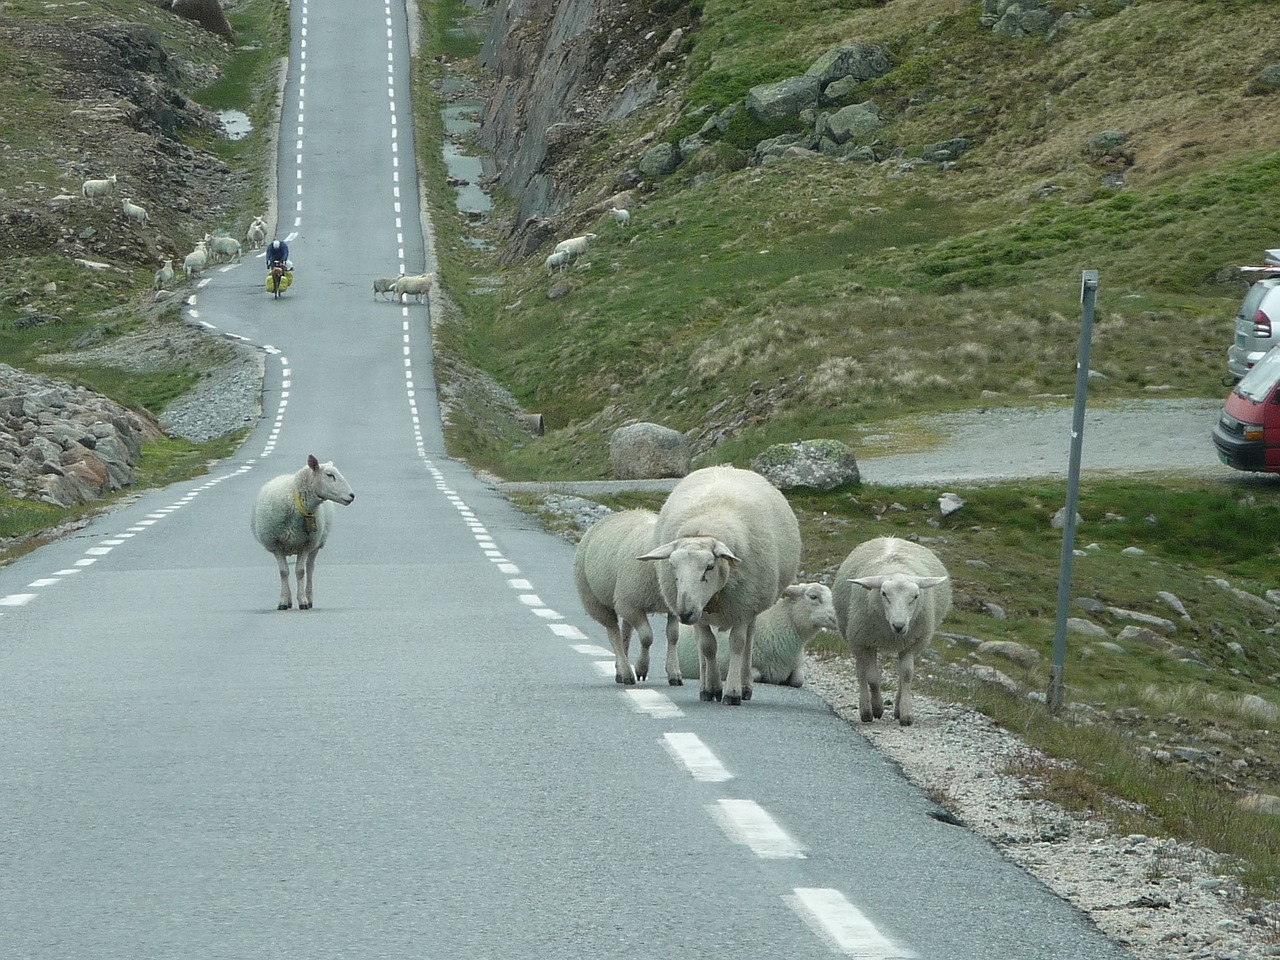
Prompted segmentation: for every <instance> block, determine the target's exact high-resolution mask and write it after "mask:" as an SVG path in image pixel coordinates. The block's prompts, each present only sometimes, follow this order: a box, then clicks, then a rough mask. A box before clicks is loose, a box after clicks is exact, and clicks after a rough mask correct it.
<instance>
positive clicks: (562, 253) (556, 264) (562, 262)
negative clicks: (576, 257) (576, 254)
mask: <svg viewBox="0 0 1280 960" xmlns="http://www.w3.org/2000/svg"><path fill="white" fill-rule="evenodd" d="M572 259H573V257H571V256H570V255H569V251H568V250H557V251H556V252H555V253H553V254H551V255H550V256H549V257H547V276H551V274H553V273H555V272H556V271H557V270H565V269H568V267H569V261H570V260H572Z"/></svg>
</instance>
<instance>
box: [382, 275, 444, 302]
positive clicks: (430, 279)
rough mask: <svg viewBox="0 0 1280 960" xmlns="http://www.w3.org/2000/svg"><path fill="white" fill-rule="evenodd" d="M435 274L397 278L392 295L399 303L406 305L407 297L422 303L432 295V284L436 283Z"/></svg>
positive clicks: (392, 285) (392, 286)
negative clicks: (405, 299)
mask: <svg viewBox="0 0 1280 960" xmlns="http://www.w3.org/2000/svg"><path fill="white" fill-rule="evenodd" d="M435 279H436V275H435V274H434V273H419V274H414V275H412V276H408V277H396V279H395V281H394V282H393V283H392V284H391V293H392V294H394V295H395V298H396V301H397V302H398V303H404V298H405V296H406V295H407V296H411V297H413V298H414V299H415V300H417V301H418V302H419V303H422V302H423V301H424V300H426V299H427V297H428V296H429V295H430V294H431V284H432V283H434V282H435Z"/></svg>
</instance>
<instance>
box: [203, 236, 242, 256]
mask: <svg viewBox="0 0 1280 960" xmlns="http://www.w3.org/2000/svg"><path fill="white" fill-rule="evenodd" d="M204 239H205V243H206V244H207V245H208V247H209V255H210V257H211V258H213V259H214V260H216V261H221V260H239V259H240V257H241V255H242V253H243V250H244V248H243V247H241V246H240V241H239V240H237V239H236V238H235V237H228V236H227V235H226V234H219V235H218V236H216V237H205V238H204Z"/></svg>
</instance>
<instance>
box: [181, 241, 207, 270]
mask: <svg viewBox="0 0 1280 960" xmlns="http://www.w3.org/2000/svg"><path fill="white" fill-rule="evenodd" d="M208 263H209V248H208V247H207V246H205V242H204V241H203V240H199V241H197V242H196V247H195V249H194V250H192V251H191V252H190V253H188V254H187V255H186V257H185V258H184V259H183V261H182V272H183V274H185V275H186V276H188V277H193V276H195V275H196V274H198V273H199V272H200V271H201V270H203V269H204V268H205V267H206V266H208Z"/></svg>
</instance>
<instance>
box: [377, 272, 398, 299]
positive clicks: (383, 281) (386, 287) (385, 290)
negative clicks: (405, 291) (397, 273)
mask: <svg viewBox="0 0 1280 960" xmlns="http://www.w3.org/2000/svg"><path fill="white" fill-rule="evenodd" d="M399 279H400V278H399V277H375V278H374V281H373V299H375V300H377V299H378V295H379V294H381V295H383V296H384V297H386V298H387V299H388V300H390V299H391V287H392V286H393V285H394V284H395V282H396V281H397V280H399Z"/></svg>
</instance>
